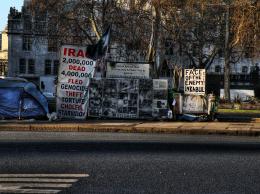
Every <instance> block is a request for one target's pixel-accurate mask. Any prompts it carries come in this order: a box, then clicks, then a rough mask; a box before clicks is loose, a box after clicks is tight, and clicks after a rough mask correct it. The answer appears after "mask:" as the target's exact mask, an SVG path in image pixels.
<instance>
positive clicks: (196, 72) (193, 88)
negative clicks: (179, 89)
mask: <svg viewBox="0 0 260 194" xmlns="http://www.w3.org/2000/svg"><path fill="white" fill-rule="evenodd" d="M205 81H206V70H205V69H185V70H184V93H185V94H192V95H205V85H206V83H205Z"/></svg>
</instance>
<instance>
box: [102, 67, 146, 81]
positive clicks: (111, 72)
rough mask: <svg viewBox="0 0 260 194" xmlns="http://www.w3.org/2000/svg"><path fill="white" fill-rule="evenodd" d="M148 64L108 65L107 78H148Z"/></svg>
mask: <svg viewBox="0 0 260 194" xmlns="http://www.w3.org/2000/svg"><path fill="white" fill-rule="evenodd" d="M149 68H150V64H138V63H109V64H108V65H107V76H106V77H107V78H138V79H148V78H149Z"/></svg>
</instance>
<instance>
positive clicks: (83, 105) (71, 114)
mask: <svg viewBox="0 0 260 194" xmlns="http://www.w3.org/2000/svg"><path fill="white" fill-rule="evenodd" d="M88 57H89V55H88V53H87V51H86V47H79V46H70V45H64V46H62V47H61V53H60V68H59V74H58V85H57V105H56V106H57V114H58V117H59V118H70V119H85V118H86V116H87V105H88V97H89V96H88V95H89V94H88V91H89V87H88V86H89V82H90V78H92V77H93V75H94V71H95V65H96V62H95V61H94V60H93V59H90V58H88Z"/></svg>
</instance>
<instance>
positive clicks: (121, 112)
mask: <svg viewBox="0 0 260 194" xmlns="http://www.w3.org/2000/svg"><path fill="white" fill-rule="evenodd" d="M167 98H168V81H167V80H162V79H154V80H152V79H99V80H97V79H94V78H93V79H91V81H90V85H89V110H88V116H89V117H103V118H123V119H124V118H125V119H152V118H158V119H160V118H162V119H163V118H167V113H168V104H167Z"/></svg>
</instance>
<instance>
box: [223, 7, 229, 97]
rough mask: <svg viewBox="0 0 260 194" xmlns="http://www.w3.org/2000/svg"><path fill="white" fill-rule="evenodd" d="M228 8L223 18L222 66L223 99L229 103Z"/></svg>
mask: <svg viewBox="0 0 260 194" xmlns="http://www.w3.org/2000/svg"><path fill="white" fill-rule="evenodd" d="M229 11H230V10H229V6H227V12H226V17H225V23H226V34H225V64H224V98H225V100H227V101H230V51H229V49H230V48H229V33H230V31H229Z"/></svg>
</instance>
